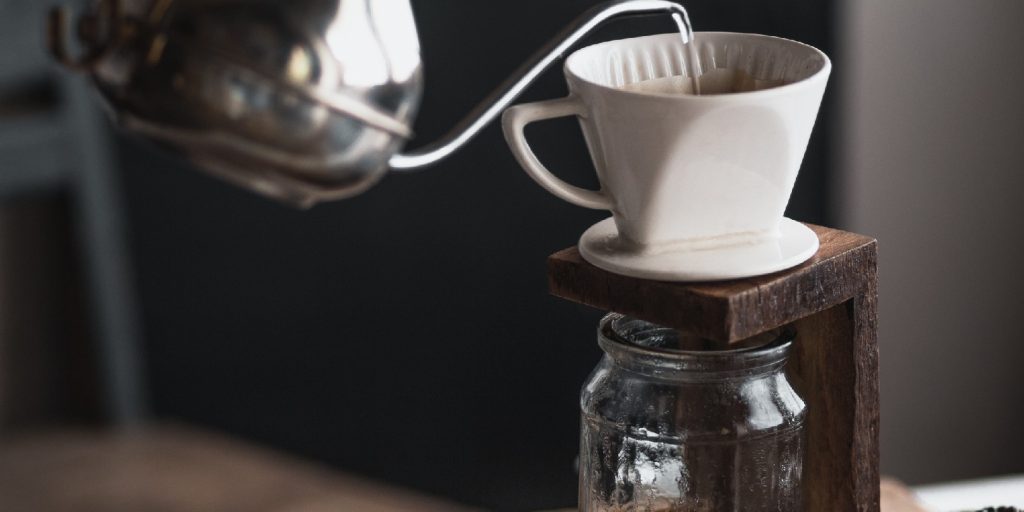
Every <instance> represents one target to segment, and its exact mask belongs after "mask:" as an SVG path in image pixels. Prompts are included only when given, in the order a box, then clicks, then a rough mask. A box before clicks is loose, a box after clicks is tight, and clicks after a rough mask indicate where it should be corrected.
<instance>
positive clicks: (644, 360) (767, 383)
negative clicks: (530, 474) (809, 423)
mask: <svg viewBox="0 0 1024 512" xmlns="http://www.w3.org/2000/svg"><path fill="white" fill-rule="evenodd" d="M679 336H681V335H680V334H679V333H678V332H676V331H673V330H669V329H665V328H661V327H658V326H654V325H653V324H649V323H646V322H641V321H638V320H632V319H629V318H626V317H622V316H620V315H609V316H608V317H606V318H605V319H604V320H603V321H602V326H601V329H600V335H599V341H600V342H601V346H602V348H603V349H604V350H605V355H604V357H603V358H602V360H601V362H600V363H599V364H598V366H597V368H595V369H594V371H593V373H592V374H591V376H590V378H589V379H588V381H587V383H586V385H585V386H584V388H583V393H582V397H581V410H582V422H581V423H582V425H581V428H582V432H581V439H580V494H579V499H580V510H582V511H616V510H629V511H686V512H695V511H707V512H725V511H744V512H761V511H786V512H793V511H799V510H801V509H802V495H801V490H800V481H801V475H802V470H803V454H804V428H803V427H804V419H805V417H806V411H805V405H804V402H803V400H802V399H801V398H800V397H799V395H798V394H797V393H796V391H795V390H794V389H793V387H792V386H791V385H790V383H789V381H788V379H787V378H786V375H785V371H784V366H785V361H786V357H787V355H788V352H789V348H790V344H791V342H790V341H789V339H788V338H783V339H776V340H774V341H772V342H771V343H769V344H768V345H767V346H762V347H756V348H752V349H741V350H731V351H718V352H707V351H687V350H677V349H672V348H668V347H670V346H677V345H678V344H679V339H678V338H679Z"/></svg>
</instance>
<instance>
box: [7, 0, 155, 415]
mask: <svg viewBox="0 0 1024 512" xmlns="http://www.w3.org/2000/svg"><path fill="white" fill-rule="evenodd" d="M47 7H48V6H47V5H46V3H45V2H39V1H38V0H0V201H8V202H9V201H12V200H17V199H18V198H21V197H25V196H28V195H40V194H54V193H59V194H63V196H64V197H67V198H68V200H69V205H70V209H71V212H70V213H71V215H70V217H71V219H72V229H73V231H74V235H75V239H76V241H77V245H78V247H79V249H80V255H79V257H78V258H77V259H78V261H79V262H80V263H81V273H82V278H83V281H84V284H85V286H84V289H85V291H86V297H85V303H86V304H87V305H88V308H89V310H88V324H89V327H90V329H91V332H90V333H89V334H90V336H89V337H90V338H91V339H93V340H94V342H95V344H96V345H97V348H98V357H97V358H96V359H97V361H96V364H97V366H98V372H97V374H98V375H99V376H101V384H100V386H99V389H100V393H99V395H100V402H101V404H102V407H103V413H104V414H103V415H104V416H105V417H107V418H109V419H110V420H112V421H113V422H114V423H116V424H119V425H130V424H134V423H137V422H139V421H140V420H141V419H142V418H143V417H144V415H145V405H144V404H145V397H144V391H143V389H144V387H143V380H142V378H141V359H140V357H139V353H138V350H139V347H140V346H141V343H140V339H139V338H140V336H139V328H138V321H137V311H136V302H135V299H134V293H133V290H132V276H131V264H130V261H129V257H128V251H127V244H126V241H125V229H124V223H123V220H122V205H121V201H120V198H121V196H120V194H119V193H118V190H117V181H116V176H115V175H114V170H115V167H114V160H115V159H114V156H113V150H112V144H111V140H110V138H109V131H108V129H107V127H106V126H105V121H104V120H103V118H102V114H101V113H100V112H98V107H97V104H96V102H95V101H93V99H92V98H91V97H90V95H91V93H90V92H89V91H88V90H87V89H86V88H85V85H84V84H83V83H82V82H81V80H80V79H78V78H76V77H71V76H69V75H68V74H66V73H59V72H58V71H57V70H56V67H55V66H54V65H53V64H52V63H51V61H50V59H49V58H48V56H47V55H46V52H45V50H44V45H43V37H42V36H43V33H44V32H43V30H42V29H43V22H44V20H45V10H46V9H47ZM12 243H17V241H16V239H15V240H12ZM6 271H7V272H8V273H9V274H11V273H17V272H18V269H17V268H7V269H6ZM11 288H12V287H9V289H11ZM13 289H17V288H16V287H13ZM7 303H8V304H15V305H14V306H12V307H15V308H16V304H17V299H16V298H14V299H13V300H8V301H7ZM8 316H11V315H8ZM10 320H11V321H14V322H18V321H21V322H26V321H31V319H25V318H21V319H18V318H11V319H10ZM7 338H8V339H7V340H3V341H4V342H6V343H7V344H9V345H10V344H14V345H16V344H18V343H30V342H31V340H27V339H19V338H20V337H19V336H7ZM7 351H8V353H10V352H12V351H17V349H16V348H12V347H10V346H9V347H8V350H7ZM22 373H24V372H22ZM10 387H12V385H9V386H8V388H10ZM2 391H3V390H2V389H0V392H2ZM8 392H9V393H16V392H17V391H16V390H13V389H8Z"/></svg>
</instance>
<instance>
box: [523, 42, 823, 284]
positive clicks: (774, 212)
mask: <svg viewBox="0 0 1024 512" xmlns="http://www.w3.org/2000/svg"><path fill="white" fill-rule="evenodd" d="M695 42H696V45H697V52H698V55H699V59H700V63H701V68H702V69H703V70H705V72H706V71H708V70H711V69H715V68H726V69H737V70H742V71H744V72H746V73H747V74H749V75H751V76H753V77H755V78H758V79H763V80H783V81H784V82H786V85H782V86H779V87H775V88H771V89H765V90H759V91H751V92H740V93H732V94H720V95H706V96H694V95H682V94H661V93H650V92H636V91H628V90H622V89H619V87H622V86H623V85H627V84H633V83H637V82H641V81H645V80H651V79H656V78H664V77H670V76H684V75H686V66H685V65H684V62H685V61H684V60H683V54H684V48H683V45H682V42H681V40H680V38H679V35H678V34H661V35H654V36H646V37H639V38H634V39H624V40H619V41H610V42H607V43H601V44H597V45H594V46H590V47H587V48H584V49H582V50H579V51H577V52H575V53H574V54H572V56H570V57H569V58H568V59H567V60H566V64H565V76H566V79H567V81H568V83H569V91H570V94H569V96H567V97H565V98H561V99H556V100H550V101H543V102H538V103H530V104H524V105H517V106H515V107H512V108H510V109H508V110H507V111H506V112H505V115H504V118H503V127H504V129H505V137H506V140H507V141H508V144H509V146H510V148H511V149H512V152H513V154H514V155H515V156H516V159H517V160H518V161H519V163H520V164H521V165H522V166H523V168H524V169H525V170H526V172H527V173H528V174H529V175H530V176H531V177H532V178H533V179H534V180H536V181H537V183H539V184H540V185H541V186H542V187H544V188H545V189H547V190H548V191H549V192H551V193H553V194H555V195H556V196H558V197H560V198H562V199H564V200H566V201H569V202H571V203H574V204H577V205H580V206H584V207H587V208H595V209H607V210H610V211H611V212H612V217H613V219H614V232H611V233H610V232H609V231H608V229H609V228H611V224H610V223H606V222H602V223H600V224H598V225H597V226H595V227H593V228H591V231H588V234H595V236H597V235H598V234H599V235H600V236H602V237H605V236H613V237H615V240H614V243H612V242H609V240H604V241H602V242H601V244H603V245H602V247H603V249H602V250H601V251H598V250H596V249H595V248H594V247H596V246H594V245H592V246H591V248H590V249H585V248H583V247H582V246H581V253H582V254H583V257H584V258H586V259H587V260H588V261H590V262H591V263H593V264H595V265H598V266H602V267H603V268H606V269H608V270H612V271H615V272H619V273H623V274H628V275H633V276H636V277H645V278H657V279H664V280H680V281H687V280H705V279H730V278H738V277H746V276H752V275H759V274H764V273H768V272H775V271H778V270H783V269H785V268H788V267H792V266H794V265H797V264H799V263H801V262H803V261H804V260H806V259H807V258H810V257H811V256H813V254H814V252H815V251H816V250H817V245H818V243H817V238H816V237H815V238H814V241H813V244H812V243H811V242H810V241H809V239H807V237H806V234H807V233H810V234H811V236H812V237H813V236H814V235H813V232H810V230H806V231H804V232H801V233H802V234H799V235H798V234H796V233H797V232H798V231H799V230H798V229H796V228H795V227H793V226H792V225H790V224H788V223H785V222H783V212H784V211H785V209H786V205H787V204H788V202H789V196H790V193H791V192H792V189H793V184H794V183H795V181H796V176H797V172H798V171H799V169H800V163H801V161H802V160H803V156H804V152H805V150H806V149H807V142H808V140H809V138H810V135H811V130H812V129H813V127H814V121H815V119H816V117H817V114H818V108H819V106H820V104H821V98H822V95H823V94H824V91H825V85H826V82H827V81H828V75H829V72H830V70H831V64H830V62H829V60H828V57H826V56H825V55H824V54H823V53H822V52H820V51H819V50H817V49H815V48H813V47H810V46H807V45H805V44H802V43H798V42H795V41H790V40H787V39H780V38H776V37H770V36H762V35H754V34H735V33H722V32H701V33H697V34H696V37H695ZM566 116H576V117H578V119H579V121H580V125H581V127H582V129H583V134H584V136H585V138H586V141H587V146H588V148H589V150H590V153H591V156H592V159H593V162H594V166H595V168H596V170H597V175H598V179H599V180H600V182H601V190H586V189H582V188H579V187H576V186H573V185H570V184H568V183H566V182H564V181H562V180H560V179H559V178H557V177H556V176H555V175H553V174H552V173H551V172H550V171H548V170H547V169H546V168H545V167H544V165H543V164H541V163H540V161H539V160H538V159H537V157H536V156H535V155H534V154H533V152H532V151H531V150H530V147H529V144H528V143H527V141H526V138H525V135H524V134H523V129H524V128H525V126H526V125H528V124H530V123H532V122H535V121H540V120H544V119H551V118H556V117H566ZM787 226H789V227H787ZM801 227H802V226H801ZM780 228H781V229H780ZM787 229H788V231H787ZM592 232H593V233H592ZM787 233H788V235H787ZM786 236H789V237H790V239H786ZM582 242H593V239H590V238H587V235H585V236H584V239H583V240H582V241H581V245H583V243H582ZM799 243H802V244H803V245H802V246H800V247H797V246H796V245H794V244H799ZM771 244H775V245H777V246H778V247H779V248H780V250H781V251H782V253H784V254H783V255H782V256H780V254H781V253H776V252H773V251H772V250H768V249H766V248H768V247H770V246H771ZM738 247H747V248H748V249H747V250H745V251H743V252H744V255H743V256H742V257H737V256H736V255H737V254H738V253H737V248H738ZM751 247H761V249H759V250H751V249H750V248H751ZM762 249H763V250H762ZM808 251H809V252H808ZM669 253H674V254H673V255H669ZM690 253H692V254H690ZM758 255H760V256H758ZM716 258H717V259H718V260H719V261H718V263H717V264H715V265H713V266H709V265H711V262H712V260H715V259H716ZM655 262H657V263H655ZM780 265H782V266H780Z"/></svg>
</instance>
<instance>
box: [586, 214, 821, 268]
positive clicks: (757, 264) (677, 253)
mask: <svg viewBox="0 0 1024 512" xmlns="http://www.w3.org/2000/svg"><path fill="white" fill-rule="evenodd" d="M706 243H707V242H705V241H701V240H697V241H685V242H679V243H677V244H671V245H669V246H667V247H661V248H659V249H660V250H653V251H652V250H650V249H648V250H644V251H634V250H631V249H630V248H629V247H627V248H625V249H624V248H623V247H621V246H620V238H619V233H618V230H617V229H616V228H615V222H614V219H605V220H603V221H601V222H598V223H597V224H594V225H593V226H591V228H590V229H588V230H587V231H586V232H585V233H583V236H582V237H580V245H579V249H580V255H581V256H583V258H584V259H586V260H587V261H589V262H590V263H592V264H593V265H594V266H597V267H599V268H603V269H605V270H607V271H609V272H615V273H617V274H623V275H627V276H632V277H639V278H642V279H655V280H659V281H720V280H724V279H739V278H741V277H749V276H757V275H762V274H771V273H772V272H778V271H780V270H785V269H787V268H791V267H794V266H796V265H799V264H801V263H803V262H805V261H807V259H808V258H810V257H811V256H814V253H816V252H818V236H817V235H815V234H814V231H811V230H810V228H808V227H807V226H804V225H803V224H801V223H799V222H796V221H795V220H791V219H786V218H783V219H782V222H780V223H779V236H777V237H770V238H766V239H762V240H742V241H741V240H737V241H736V242H735V243H733V244H728V245H723V244H721V243H720V242H717V241H716V242H713V243H712V244H711V245H704V244H706ZM678 244H682V245H684V247H679V246H678Z"/></svg>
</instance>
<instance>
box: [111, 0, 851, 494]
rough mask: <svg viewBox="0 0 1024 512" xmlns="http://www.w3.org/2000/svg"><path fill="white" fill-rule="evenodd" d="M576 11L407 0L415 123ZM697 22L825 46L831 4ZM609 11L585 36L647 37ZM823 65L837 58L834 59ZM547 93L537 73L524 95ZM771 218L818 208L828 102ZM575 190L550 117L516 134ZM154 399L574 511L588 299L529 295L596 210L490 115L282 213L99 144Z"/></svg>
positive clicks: (375, 468) (431, 483) (653, 25)
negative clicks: (546, 182) (411, 16)
mask: <svg viewBox="0 0 1024 512" xmlns="http://www.w3.org/2000/svg"><path fill="white" fill-rule="evenodd" d="M596 3H597V2H594V1H586V0H571V1H569V0H561V1H558V2H552V1H550V0H519V1H487V2H473V1H469V0H419V1H414V2H413V4H414V8H415V11H416V16H417V20H418V22H419V28H420V37H421V40H422V44H423V56H424V60H425V62H426V70H427V78H426V81H427V92H426V97H425V100H424V105H423V108H422V111H421V115H420V116H419V119H418V123H417V125H416V132H417V133H418V134H419V138H418V139H417V140H415V141H413V142H412V144H411V145H412V146H416V145H419V144H423V143H425V142H427V141H429V140H432V139H433V138H435V137H437V136H439V135H440V134H441V133H443V132H444V131H445V130H446V129H447V128H448V127H450V126H451V125H452V124H454V123H455V121H457V120H458V118H459V117H460V116H461V115H462V114H463V113H464V112H466V111H467V110H468V109H470V108H471V107H472V106H473V105H474V104H475V102H476V101H478V99H479V98H482V97H483V96H484V95H485V94H486V93H487V92H488V91H489V90H490V89H491V88H492V87H494V86H495V85H496V84H497V83H499V82H500V81H501V80H502V79H503V78H505V76H506V75H507V74H508V73H509V72H510V71H511V70H512V69H514V68H515V67H516V66H517V65H518V64H519V63H520V62H521V61H523V60H524V59H525V58H526V57H527V56H528V55H529V54H530V53H531V52H532V51H533V50H534V49H536V48H538V47H539V46H541V45H542V44H543V43H544V42H545V41H546V40H547V38H549V37H550V36H551V35H553V34H554V33H556V32H557V31H558V30H559V29H560V28H561V27H562V26H564V25H565V24H566V23H567V22H568V21H569V20H571V19H572V18H573V17H574V16H576V15H577V14H578V13H580V12H582V11H583V10H584V9H586V8H587V7H589V6H590V5H593V4H596ZM686 5H687V7H688V8H689V9H690V12H691V16H692V19H693V23H694V26H695V27H696V29H697V30H729V31H743V32H760V33H767V34H773V35H779V36H784V37H790V38H794V39H798V40H801V41H805V42H807V43H810V44H813V45H815V46H818V47H820V48H822V49H824V50H825V51H826V52H829V53H834V52H833V51H832V50H833V45H832V37H831V35H832V6H833V2H823V1H811V0H805V1H798V0H780V1H774V2H748V1H739V0H729V1H711V0H701V1H691V2H687V4H686ZM671 29H672V25H671V23H670V22H669V21H668V20H626V21H619V22H616V23H614V24H613V25H611V26H609V27H607V28H606V29H604V30H602V31H601V33H600V35H599V37H598V38H597V39H600V40H606V39H612V38H618V37H625V36H632V35H641V34H646V33H651V32H665V31H670V30H671ZM836 67H837V68H841V66H838V65H837V66H836ZM564 94H565V86H564V83H563V81H562V78H561V73H560V71H557V70H556V71H552V72H550V73H548V74H547V75H546V76H545V77H544V78H543V79H542V80H541V82H540V83H539V84H538V85H536V86H535V87H534V88H533V89H531V91H530V92H529V93H528V96H527V97H526V98H524V100H537V99H544V98H551V97H556V96H561V95H564ZM830 103H831V102H830V101H829V100H827V101H826V108H825V110H824V112H823V114H822V117H821V118H820V119H819V125H818V128H817V129H816V132H815V135H814V139H813V141H812V147H811V150H810V152H809V153H808V156H807V159H806V161H805V165H804V168H803V170H802V171H801V176H800V180H799V182H798V184H797V189H796V192H795V196H794V198H793V202H792V204H791V207H790V214H791V216H792V217H794V218H796V219H799V220H803V221H812V222H827V221H829V219H830V214H831V212H830V210H829V207H828V206H829V201H828V197H827V195H826V193H825V191H826V190H827V186H828V181H829V179H830V172H829V167H828V165H827V158H828V154H829V152H828V149H829V148H828V145H827V141H828V139H829V131H830V130H829V126H830V124H831V112H832V109H831V105H830ZM530 135H531V138H532V140H533V141H535V144H536V146H537V149H538V153H539V154H540V155H541V157H542V159H543V160H545V162H547V163H548V164H549V165H550V167H551V168H552V169H556V170H557V171H558V172H559V173H560V174H561V175H563V176H564V177H566V178H567V179H569V180H570V181H573V182H574V183H578V184H581V185H586V186H593V185H595V179H594V178H593V176H592V170H591V166H590V164H589V161H588V158H587V156H586V154H585V152H584V149H583V145H582V138H581V136H580V135H579V133H578V128H577V127H576V126H575V123H574V122H573V121H569V120H565V121H559V122H551V123H549V124H545V125H542V126H540V127H537V128H534V129H532V131H531V132H530ZM121 153H122V155H121V156H122V169H123V171H122V172H123V181H124V185H125V192H126V194H127V197H128V207H129V211H128V214H129V222H130V226H131V235H132V244H133V245H132V247H133V256H134V258H135V264H136V267H137V275H138V280H139V286H140V291H141V307H142V311H143V324H144V328H145V338H146V340H147V344H146V347H145V351H146V356H147V362H148V365H147V366H148V368H147V369H148V375H149V391H150V392H151V397H152V404H153V408H154V412H155V413H156V414H157V415H159V416H161V417H169V418H177V419H181V420H184V421H189V422H194V423H198V424H203V425H207V426H212V427H214V428H219V429H222V430H224V431H227V432H230V433H232V434H235V435H239V436H242V437H244V438H247V439H250V440H254V441H257V442H262V443H266V444H268V445H273V446H276V447H280V448H284V449H287V450H291V451H293V452H295V453H299V454H302V455H305V456H308V457H311V458H314V459H316V460H320V461H323V462H325V463H328V464H331V465H334V466H337V467H340V468H344V469H346V470H350V471H353V472H358V473H361V474H365V475H368V476H371V477H375V478H380V479H385V480H388V481H392V482H396V483H399V484H404V485H407V486H411V487H414V488H417V489H421V490H425V491H427V492H431V493H435V494H440V495H445V496H449V497H452V498H454V499H457V500H460V501H464V502H466V503H470V504H475V505H479V506H483V507H487V508H491V509H503V510H505V509H507V510H528V509H536V508H540V507H551V506H558V505H571V504H573V503H575V496H576V489H575V487H576V473H575V469H574V466H573V464H574V459H575V456H576V451H577V448H576V443H577V433H578V432H577V428H578V426H577V421H578V418H577V396H578V392H579V386H580V384H581V382H582V381H583V379H584V378H585V376H586V374H587V373H588V372H589V370H590V369H591V368H592V367H593V366H594V364H595V363H596V361H597V359H598V357H599V351H598V349H597V347H596V344H595V340H594V328H595V326H596V322H597V320H598V318H599V317H600V314H601V313H600V312H597V311H592V310H588V309H584V308H581V307H577V306H574V305H571V304H568V303H565V302H562V301H559V300H557V299H554V298H551V297H549V296H548V295H547V293H546V289H545V275H544V259H545V257H546V256H547V255H548V254H549V253H551V252H553V251H555V250H558V249H561V248H563V247H565V246H568V245H570V244H573V243H574V242H575V240H576V238H577V237H578V236H579V234H580V233H582V232H583V230H584V229H586V228H587V227H588V226H589V225H591V224H592V223H594V222H596V221H598V220H600V219H602V218H603V217H605V216H606V215H607V214H606V213H602V212H594V211H588V210H583V209H580V208H577V207H574V206H571V205H568V204H566V203H562V202H561V201H559V200H558V199H555V198H554V197H552V196H550V195H548V194H547V193H546V192H544V191H543V190H541V189H540V188H539V187H538V186H536V185H535V184H534V183H533V182H532V181H531V180H530V179H529V178H528V177H527V176H526V175H525V174H524V173H523V172H522V170H520V169H519V168H518V166H517V165H516V164H515V162H514V161H513V159H512V157H511V155H510V154H509V152H508V151H507V149H506V146H505V143H504V141H503V140H502V138H501V134H500V130H499V129H498V128H497V127H494V126H492V127H490V128H489V129H488V130H486V131H485V132H484V133H483V134H482V136H481V137H480V138H479V139H478V140H476V141H475V142H474V143H473V144H472V145H471V146H470V147H468V148H466V149H465V150H464V151H462V152H461V153H459V154H457V155H456V156H454V157H453V158H451V159H450V160H448V161H446V162H445V163H443V164H441V165H439V166H437V167H435V168H433V169H430V170H429V171H427V172H423V173H419V174H410V175H391V176H389V177H388V178H386V179H385V180H384V181H383V182H382V183H381V184H380V185H378V186H377V187H376V188H374V189H372V190H371V191H370V192H368V193H367V194H365V195H362V196H360V197H357V198H354V199H351V200H347V201H343V202H337V203H332V204H326V205H322V206H318V207H316V208H315V209H313V210H311V211H306V212H300V211H296V210H292V209H289V208H288V207H285V206H280V205H277V204H275V203H272V202H269V201H267V200H264V199H261V198H258V197H255V196H252V195H249V194H248V193H245V192H242V191H238V190H236V189H234V188H231V187H229V186H227V185H224V184H221V183H220V182H218V181H215V180H213V179H211V178H207V177H206V176H204V175H200V174H198V173H196V172H193V171H191V170H188V166H187V165H186V164H184V163H182V162H180V161H178V160H176V159H175V158H174V157H171V156H168V155H166V154H164V153H162V152H160V151H158V150H155V149H153V148H151V147H149V146H147V145H146V144H144V143H140V142H138V141H135V140H122V141H121Z"/></svg>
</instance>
